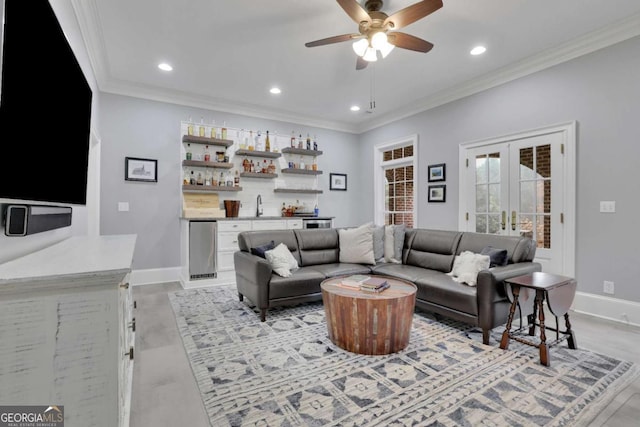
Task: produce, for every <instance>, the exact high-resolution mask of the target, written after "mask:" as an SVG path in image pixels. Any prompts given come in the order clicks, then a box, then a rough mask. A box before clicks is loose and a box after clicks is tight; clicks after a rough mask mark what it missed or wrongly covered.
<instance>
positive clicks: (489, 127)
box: [360, 37, 640, 302]
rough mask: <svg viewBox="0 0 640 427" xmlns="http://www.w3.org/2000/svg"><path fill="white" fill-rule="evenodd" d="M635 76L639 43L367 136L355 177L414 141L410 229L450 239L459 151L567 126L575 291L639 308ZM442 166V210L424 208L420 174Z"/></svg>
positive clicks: (638, 100) (367, 190) (367, 194)
mask: <svg viewBox="0 0 640 427" xmlns="http://www.w3.org/2000/svg"><path fill="white" fill-rule="evenodd" d="M638 70H640V37H636V38H634V39H630V40H627V41H625V42H622V43H619V44H617V45H614V46H611V47H609V48H606V49H603V50H600V51H597V52H594V53H592V54H589V55H586V56H583V57H580V58H577V59H575V60H572V61H569V62H567V63H564V64H560V65H558V66H555V67H553V68H550V69H547V70H544V71H541V72H538V73H535V74H532V75H530V76H527V77H524V78H521V79H518V80H516V81H513V82H510V83H507V84H504V85H502V86H499V87H496V88H494V89H491V90H487V91H485V92H482V93H479V94H476V95H473V96H470V97H468V98H465V99H461V100H458V101H455V102H452V103H449V104H447V105H444V106H441V107H438V108H435V109H432V110H429V111H426V112H423V113H420V114H417V115H415V116H412V117H409V118H407V119H404V120H400V121H397V122H395V123H392V124H390V125H387V126H384V127H381V128H378V129H375V130H372V131H369V132H367V133H365V134H363V135H361V147H360V149H361V152H360V170H363V171H364V170H369V169H370V168H371V164H372V161H373V148H372V147H373V146H374V145H375V144H378V143H381V142H385V141H391V140H395V139H397V138H399V137H402V136H406V135H409V134H414V133H417V134H419V174H418V192H419V198H418V209H419V213H418V226H419V227H429V228H444V229H457V227H458V222H457V213H458V145H459V144H460V143H463V142H468V141H474V140H479V139H484V138H489V137H494V136H500V135H505V134H509V133H513V132H518V131H524V130H529V129H534V128H539V127H543V126H546V125H553V124H558V123H562V122H567V121H571V120H576V121H577V122H578V142H577V150H578V155H577V195H576V198H577V206H576V211H577V233H576V238H577V248H576V256H577V258H576V278H577V280H578V287H579V290H580V291H582V292H588V293H593V294H602V282H603V281H604V280H612V281H614V282H615V286H616V293H615V295H614V296H615V297H616V298H621V299H626V300H630V301H637V302H640V286H638V285H637V278H638V276H640V263H639V262H638V260H639V259H638V253H639V251H638V248H637V243H638V241H640V231H638V227H637V226H636V220H635V214H636V213H637V212H638V210H639V209H640V198H639V197H638V190H637V189H638V184H639V183H640V168H639V167H638V158H640V141H639V139H638V138H639V135H640V82H639V80H638ZM441 162H442V163H446V164H447V181H446V184H447V202H446V203H445V204H428V203H427V200H426V199H427V197H426V186H427V177H426V173H427V171H426V169H427V168H426V165H428V164H433V163H441ZM363 184H364V186H363V188H362V190H363V193H364V196H363V197H364V202H365V204H364V205H363V208H364V209H363V211H370V212H372V210H373V186H372V185H371V182H370V181H364V182H363ZM600 200H615V201H616V202H617V203H616V209H617V212H616V213H615V214H602V213H600V212H599V201H600ZM371 218H373V216H372V215H371V216H370V218H369V219H371Z"/></svg>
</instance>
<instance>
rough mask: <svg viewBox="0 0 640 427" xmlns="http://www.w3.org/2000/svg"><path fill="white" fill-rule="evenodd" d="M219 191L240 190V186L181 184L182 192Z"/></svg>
mask: <svg viewBox="0 0 640 427" xmlns="http://www.w3.org/2000/svg"><path fill="white" fill-rule="evenodd" d="M220 191H242V187H218V186H216V187H214V186H212V185H183V186H182V192H183V193H192V192H202V193H217V192H220Z"/></svg>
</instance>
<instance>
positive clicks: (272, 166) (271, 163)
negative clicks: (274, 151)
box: [267, 160, 276, 173]
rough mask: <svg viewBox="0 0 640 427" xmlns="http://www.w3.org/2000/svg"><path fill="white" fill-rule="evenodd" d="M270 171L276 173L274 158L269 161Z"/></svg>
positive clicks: (268, 170)
mask: <svg viewBox="0 0 640 427" xmlns="http://www.w3.org/2000/svg"><path fill="white" fill-rule="evenodd" d="M267 172H268V173H276V165H274V164H273V160H270V161H269V167H268V169H267Z"/></svg>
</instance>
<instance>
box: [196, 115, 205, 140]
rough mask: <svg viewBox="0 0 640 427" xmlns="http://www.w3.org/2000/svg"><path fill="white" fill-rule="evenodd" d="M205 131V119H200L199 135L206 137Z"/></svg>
mask: <svg viewBox="0 0 640 427" xmlns="http://www.w3.org/2000/svg"><path fill="white" fill-rule="evenodd" d="M205 130H206V129H205V128H204V117H200V126H199V127H198V135H200V136H204V135H205Z"/></svg>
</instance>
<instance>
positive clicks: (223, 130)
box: [220, 121, 227, 139]
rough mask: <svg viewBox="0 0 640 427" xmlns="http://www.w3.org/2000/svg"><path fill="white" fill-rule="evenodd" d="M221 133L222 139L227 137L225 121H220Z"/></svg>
mask: <svg viewBox="0 0 640 427" xmlns="http://www.w3.org/2000/svg"><path fill="white" fill-rule="evenodd" d="M220 132H221V133H222V139H227V122H226V121H225V122H222V130H221V131H220Z"/></svg>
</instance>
